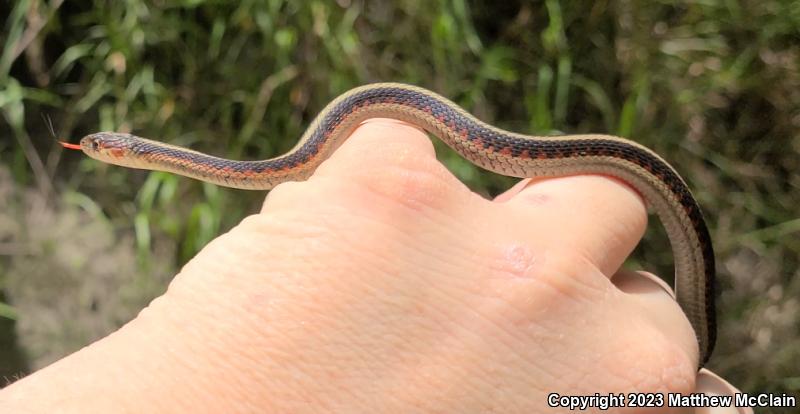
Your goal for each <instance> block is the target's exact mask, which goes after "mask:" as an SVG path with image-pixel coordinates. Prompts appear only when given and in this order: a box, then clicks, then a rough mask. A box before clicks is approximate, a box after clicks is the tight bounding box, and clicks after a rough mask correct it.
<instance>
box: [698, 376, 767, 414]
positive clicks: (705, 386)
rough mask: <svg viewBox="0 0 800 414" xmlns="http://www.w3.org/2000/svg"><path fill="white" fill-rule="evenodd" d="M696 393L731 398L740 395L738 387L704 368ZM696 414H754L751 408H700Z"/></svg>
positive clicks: (699, 377)
mask: <svg viewBox="0 0 800 414" xmlns="http://www.w3.org/2000/svg"><path fill="white" fill-rule="evenodd" d="M696 384H697V389H696V391H697V392H699V393H702V394H707V395H720V396H722V395H727V396H730V397H731V398H733V397H735V395H736V394H738V393H740V392H741V391H739V390H738V389H737V388H736V387H734V386H733V385H731V384H730V383H728V382H727V381H725V380H724V379H722V378H721V377H720V376H719V375H717V374H715V373H713V372H711V371H709V370H707V369H705V368H703V369H701V370H700V372H699V373H697V380H696ZM695 413H696V414H712V413H713V414H753V409H752V408H750V407H735V406H731V407H717V408H706V407H703V408H698V409H696V410H695Z"/></svg>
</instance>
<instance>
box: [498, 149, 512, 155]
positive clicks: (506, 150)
mask: <svg viewBox="0 0 800 414" xmlns="http://www.w3.org/2000/svg"><path fill="white" fill-rule="evenodd" d="M500 153H501V154H503V155H508V156H510V155H511V147H503V149H501V150H500Z"/></svg>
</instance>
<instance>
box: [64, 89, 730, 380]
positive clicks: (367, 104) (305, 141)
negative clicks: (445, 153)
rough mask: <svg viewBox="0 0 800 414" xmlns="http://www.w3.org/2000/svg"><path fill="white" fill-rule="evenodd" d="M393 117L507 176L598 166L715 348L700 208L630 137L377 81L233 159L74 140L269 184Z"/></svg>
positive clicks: (188, 171)
mask: <svg viewBox="0 0 800 414" xmlns="http://www.w3.org/2000/svg"><path fill="white" fill-rule="evenodd" d="M379 117H380V118H394V119H398V120H402V121H406V122H409V123H411V124H414V125H416V126H418V127H421V128H423V129H425V130H426V131H428V132H429V133H431V134H433V135H435V136H436V137H438V138H439V139H441V140H442V141H444V142H445V143H446V144H447V145H449V146H450V147H452V148H453V149H454V150H455V151H457V152H458V153H459V154H461V155H462V156H463V157H464V158H466V159H468V160H469V161H471V162H472V163H474V164H476V165H478V166H480V167H482V168H485V169H487V170H489V171H493V172H495V173H498V174H502V175H507V176H513V177H538V176H551V177H552V176H565V175H576V174H603V175H609V176H613V177H616V178H619V179H621V180H622V181H624V182H626V183H627V184H629V185H630V186H632V187H633V188H634V189H636V190H637V191H638V192H639V193H640V194H641V195H642V196H643V197H644V198H645V200H646V201H647V203H648V205H649V206H650V207H651V208H652V209H653V210H654V211H655V212H656V214H657V215H658V216H659V218H660V219H661V222H662V223H663V225H664V227H665V229H666V231H667V235H668V237H669V240H670V244H671V246H672V250H673V256H674V267H675V294H676V296H677V301H678V303H679V304H680V306H681V308H682V309H683V311H684V312H685V313H686V316H687V317H688V319H689V321H690V322H691V325H692V327H693V328H694V331H695V334H696V336H697V341H698V344H699V348H700V358H701V360H700V361H701V365H702V364H704V363H705V362H706V361H707V360H708V358H709V356H710V355H711V351H712V350H713V347H714V341H715V337H716V326H715V309H714V276H715V270H714V252H713V248H712V245H711V237H710V236H709V233H708V229H707V228H706V224H705V220H704V219H703V214H702V212H701V211H700V207H699V206H698V204H697V201H696V200H695V198H694V197H693V196H692V194H691V192H690V191H689V188H688V186H687V185H686V183H685V182H684V181H683V179H682V178H681V177H680V175H678V173H677V172H676V171H675V169H674V168H672V167H671V166H670V165H669V164H668V163H667V162H666V161H664V160H663V159H662V158H661V157H660V156H658V155H657V154H656V153H655V152H653V151H651V150H649V149H647V148H646V147H644V146H642V145H639V144H637V143H635V142H632V141H629V140H626V139H623V138H619V137H615V136H610V135H560V136H529V135H522V134H517V133H513V132H509V131H505V130H502V129H500V128H496V127H494V126H491V125H488V124H486V123H484V122H482V121H480V120H479V119H477V118H476V117H474V116H473V115H471V114H469V113H468V112H466V111H465V110H464V109H462V108H461V107H459V106H458V105H456V104H455V103H453V102H451V101H449V100H448V99H446V98H444V97H442V96H439V95H437V94H435V93H433V92H431V91H428V90H426V89H423V88H419V87H415V86H409V85H403V84H396V83H379V84H372V85H366V86H362V87H358V88H355V89H352V90H351V91H349V92H346V93H344V94H342V95H340V96H339V97H337V98H336V99H334V100H333V101H332V102H331V103H330V104H328V106H327V107H325V109H323V111H322V112H320V114H319V115H317V117H316V118H315V119H314V121H313V122H312V123H311V125H310V126H309V127H308V129H307V130H306V132H305V133H304V134H303V136H302V138H301V139H300V142H299V143H298V144H297V145H296V146H295V147H294V148H293V149H292V150H291V151H289V152H288V153H286V154H284V155H282V156H279V157H276V158H272V159H268V160H263V161H233V160H227V159H222V158H217V157H213V156H209V155H206V154H203V153H200V152H197V151H192V150H188V149H185V148H182V147H177V146H173V145H167V144H163V143H160V142H156V141H151V140H148V139H144V138H140V137H137V136H134V135H130V134H125V133H117V132H99V133H95V134H91V135H88V136H86V137H84V138H82V139H81V141H80V145H75V144H66V143H62V145H64V146H66V147H68V148H73V149H81V150H83V151H84V152H85V153H86V154H87V155H89V156H90V157H92V158H95V159H98V160H101V161H104V162H107V163H112V164H117V165H122V166H126V167H131V168H140V169H148V170H160V171H168V172H172V173H176V174H180V175H184V176H187V177H191V178H195V179H198V180H203V181H207V182H211V183H214V184H218V185H222V186H226V187H234V188H242V189H250V190H268V189H271V188H273V187H274V186H276V185H278V184H280V183H282V182H284V181H297V180H304V179H306V178H308V177H309V176H310V175H311V173H312V172H313V171H314V170H315V169H316V167H317V166H318V165H319V164H320V163H322V162H323V161H324V160H325V159H327V158H328V157H329V156H330V155H331V153H333V151H334V150H336V148H338V147H339V146H340V145H341V144H342V142H344V140H346V139H347V138H348V136H350V134H351V133H352V132H353V130H354V129H355V128H356V127H357V126H358V125H359V124H360V123H361V122H363V121H364V120H366V119H369V118H379Z"/></svg>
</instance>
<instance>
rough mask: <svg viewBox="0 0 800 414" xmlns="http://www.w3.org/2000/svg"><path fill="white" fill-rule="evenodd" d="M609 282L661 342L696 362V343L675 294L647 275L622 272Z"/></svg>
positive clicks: (647, 273)
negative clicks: (654, 329) (664, 340)
mask: <svg viewBox="0 0 800 414" xmlns="http://www.w3.org/2000/svg"><path fill="white" fill-rule="evenodd" d="M611 282H612V283H613V284H614V285H615V286H616V287H617V288H618V289H619V290H620V291H622V292H624V293H626V295H625V299H627V300H629V301H633V302H634V304H633V307H632V308H633V309H640V313H641V314H642V315H644V316H645V317H646V318H647V319H648V320H650V321H651V322H652V325H653V326H655V327H657V328H658V329H659V330H660V331H661V332H662V333H663V334H664V337H665V338H670V341H671V342H673V343H676V344H678V345H679V347H680V349H682V350H684V352H685V353H686V354H687V355H690V356H691V357H692V359H693V360H695V361H696V360H697V359H698V353H699V350H698V346H697V339H696V338H695V334H694V330H693V329H692V326H691V324H690V323H689V319H687V318H686V315H685V314H684V313H683V311H682V310H681V308H680V306H679V305H678V302H676V301H675V293H674V292H673V291H672V288H670V287H669V285H668V284H667V283H666V282H664V280H663V279H661V278H659V277H658V276H656V275H654V274H652V273H649V272H643V271H639V272H634V271H631V270H626V269H622V270H620V271H618V272H617V273H615V274H614V276H613V277H612V278H611Z"/></svg>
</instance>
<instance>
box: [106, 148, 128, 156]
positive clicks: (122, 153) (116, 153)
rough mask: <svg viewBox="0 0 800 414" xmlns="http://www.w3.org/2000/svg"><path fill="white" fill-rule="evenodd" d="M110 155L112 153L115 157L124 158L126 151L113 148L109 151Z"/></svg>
mask: <svg viewBox="0 0 800 414" xmlns="http://www.w3.org/2000/svg"><path fill="white" fill-rule="evenodd" d="M109 153H110V154H111V155H112V156H113V157H117V158H122V157H124V156H125V151H124V150H123V149H122V148H111V150H110V151H109Z"/></svg>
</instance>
